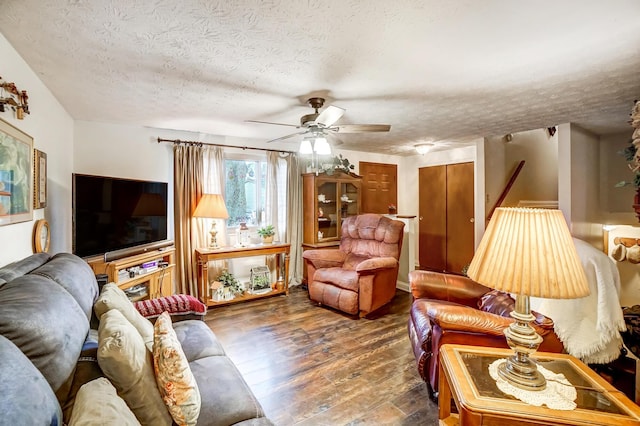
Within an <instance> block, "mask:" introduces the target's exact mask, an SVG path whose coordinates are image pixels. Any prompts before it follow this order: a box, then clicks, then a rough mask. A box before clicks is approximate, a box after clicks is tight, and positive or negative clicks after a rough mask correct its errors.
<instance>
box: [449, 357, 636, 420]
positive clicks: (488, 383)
mask: <svg viewBox="0 0 640 426" xmlns="http://www.w3.org/2000/svg"><path fill="white" fill-rule="evenodd" d="M459 356H460V359H461V361H462V362H463V364H464V366H465V368H466V369H467V371H468V373H469V376H470V378H471V381H472V383H473V385H474V386H475V388H476V390H477V392H478V395H479V396H481V397H487V398H500V399H513V400H516V398H514V397H512V396H511V395H506V394H504V393H502V391H500V390H499V389H498V387H497V385H496V383H495V381H494V380H493V379H492V378H491V376H490V375H489V365H490V364H491V363H492V362H494V361H496V360H498V359H501V358H504V357H501V356H497V355H490V354H483V353H473V352H459ZM534 358H535V360H536V361H537V362H538V364H539V365H541V366H543V367H544V368H546V369H547V370H550V371H552V372H554V373H562V374H563V375H564V376H565V378H566V379H567V380H568V381H569V382H570V383H571V384H572V385H573V386H574V387H575V388H576V393H577V394H578V397H577V399H576V401H575V402H576V404H577V408H579V409H585V410H594V411H599V412H605V413H613V414H621V415H627V413H626V412H625V411H624V410H622V409H621V408H620V407H619V406H618V405H617V404H616V403H615V402H614V400H613V399H612V398H611V397H610V396H609V394H607V393H606V392H604V390H603V389H601V388H599V387H594V384H593V382H592V381H590V380H589V379H588V377H586V376H585V374H584V373H583V372H582V371H580V370H579V369H578V368H577V367H576V366H575V365H574V364H573V363H572V362H571V361H570V360H568V359H545V358H542V357H540V358H538V357H534ZM596 386H597V385H596Z"/></svg>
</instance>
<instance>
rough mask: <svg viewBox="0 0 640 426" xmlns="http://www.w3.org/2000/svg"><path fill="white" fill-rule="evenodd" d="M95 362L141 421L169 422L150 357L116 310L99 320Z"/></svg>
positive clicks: (140, 339)
mask: <svg viewBox="0 0 640 426" xmlns="http://www.w3.org/2000/svg"><path fill="white" fill-rule="evenodd" d="M98 364H99V365H100V368H102V371H103V372H104V374H105V376H107V378H108V379H109V380H111V383H113V385H114V386H115V388H116V390H117V391H118V395H120V397H121V398H122V399H124V400H125V401H126V403H127V405H128V406H129V408H130V409H131V411H133V412H134V414H135V415H136V417H137V418H138V420H139V421H140V423H142V424H148V425H159V426H160V425H166V426H169V425H171V416H170V415H169V412H168V411H167V407H166V406H165V405H164V402H163V401H162V397H161V396H160V392H159V391H158V386H157V385H156V379H155V376H154V373H153V357H152V355H151V352H149V351H148V350H147V348H146V347H145V344H144V342H143V340H142V337H141V336H140V334H139V333H138V331H137V330H136V329H135V328H134V327H133V325H131V323H130V322H129V321H128V320H127V319H126V318H125V317H124V316H123V315H122V313H121V312H120V311H119V310H117V309H111V310H109V311H107V312H105V313H104V314H102V318H101V319H100V328H99V329H98Z"/></svg>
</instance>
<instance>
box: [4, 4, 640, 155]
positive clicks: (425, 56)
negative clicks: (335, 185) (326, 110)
mask: <svg viewBox="0 0 640 426" xmlns="http://www.w3.org/2000/svg"><path fill="white" fill-rule="evenodd" d="M0 32H2V34H3V35H4V37H6V38H7V40H8V41H9V42H10V43H11V44H12V46H13V47H14V48H15V49H16V50H17V51H18V53H19V54H20V55H21V56H22V57H23V58H24V59H25V60H26V62H27V63H28V64H29V65H30V66H31V68H32V69H33V70H34V71H35V72H36V73H37V74H38V75H39V76H40V78H41V79H42V81H43V82H44V83H45V85H47V87H49V89H50V90H51V91H52V92H53V93H54V95H55V96H56V97H57V98H58V100H59V101H60V102H61V103H62V105H63V106H64V107H65V108H66V109H67V111H68V112H69V113H70V114H71V116H72V117H73V118H74V119H78V120H89V121H100V122H109V123H122V124H134V125H144V126H152V127H159V128H170V129H179V130H192V131H196V132H202V133H208V134H215V135H227V136H237V137H251V138H259V139H260V140H264V141H265V146H266V141H267V140H269V139H272V138H276V137H279V136H283V135H286V134H289V133H293V132H294V131H295V130H296V129H294V128H288V127H283V126H270V125H264V124H255V123H246V122H245V120H262V121H271V122H278V123H287V124H298V122H299V118H300V116H302V115H304V114H309V113H311V112H313V110H312V109H311V108H309V107H308V106H306V99H307V98H309V97H310V96H311V95H318V94H320V95H322V96H324V97H326V98H327V104H332V105H336V106H340V107H342V108H345V109H346V110H347V112H346V114H345V115H344V116H343V117H342V119H341V121H340V122H339V123H345V124H351V123H355V124H360V123H376V124H378V123H383V124H390V125H391V131H390V132H389V133H381V134H346V135H341V139H342V142H343V145H342V146H341V147H340V148H343V149H352V150H360V151H370V152H381V153H389V154H400V155H403V154H408V153H413V150H412V147H413V145H414V144H415V143H418V142H421V141H445V140H448V141H451V140H454V141H469V140H471V139H472V138H474V137H479V136H499V135H504V134H507V133H513V132H517V131H522V130H530V129H537V128H544V127H550V126H553V125H556V124H559V123H565V122H574V123H577V124H580V125H582V126H584V127H586V128H588V129H590V130H592V131H595V132H597V133H600V134H603V133H611V132H618V131H625V130H630V127H629V126H628V124H627V122H626V121H627V119H628V115H629V112H630V110H631V106H632V102H633V100H634V99H638V98H640V78H639V76H640V1H637V0H608V1H606V2H604V1H600V0H575V1H572V0H564V1H559V0H541V1H529V2H525V1H513V0H493V1H492V0H486V1H477V0H456V1H436V0H402V1H389V0H366V1H365V0H289V1H286V0H263V1H257V0H254V1H249V0H245V1H241V0H233V1H230V0H200V1H196V0H184V1H175V0H145V1H135V2H132V1H130V0H102V1H100V0H3V1H2V10H1V12H0ZM0 71H1V65H0ZM0 75H1V74H0ZM7 77H9V76H7ZM13 80H16V78H13ZM36 114H46V111H33V115H32V117H34V116H35V115H36ZM27 119H30V118H27ZM298 140H299V139H298V138H292V139H289V141H290V142H291V145H292V147H293V146H294V143H295V142H296V141H298Z"/></svg>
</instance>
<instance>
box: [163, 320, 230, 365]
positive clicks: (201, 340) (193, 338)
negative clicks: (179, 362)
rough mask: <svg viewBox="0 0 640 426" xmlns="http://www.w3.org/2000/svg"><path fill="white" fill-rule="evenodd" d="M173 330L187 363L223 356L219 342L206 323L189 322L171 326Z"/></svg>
mask: <svg viewBox="0 0 640 426" xmlns="http://www.w3.org/2000/svg"><path fill="white" fill-rule="evenodd" d="M173 330H174V331H175V332H176V336H177V338H178V341H179V342H180V345H181V346H182V350H183V351H184V354H185V356H186V357H187V360H188V361H189V362H191V361H194V360H196V359H200V358H204V357H208V356H224V355H225V352H224V349H223V348H222V345H221V344H220V341H219V340H218V338H217V337H216V335H215V334H213V333H212V332H211V329H210V328H209V327H208V326H207V324H206V323H204V322H202V321H196V320H189V321H180V322H176V323H174V324H173Z"/></svg>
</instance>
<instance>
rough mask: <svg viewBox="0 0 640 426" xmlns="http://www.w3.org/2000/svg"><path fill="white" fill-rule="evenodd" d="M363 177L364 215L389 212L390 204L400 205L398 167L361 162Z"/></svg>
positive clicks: (362, 209)
mask: <svg viewBox="0 0 640 426" xmlns="http://www.w3.org/2000/svg"><path fill="white" fill-rule="evenodd" d="M358 166H359V170H358V171H359V172H360V175H361V176H362V208H361V210H360V211H361V212H362V213H382V214H386V213H388V212H389V210H388V207H389V204H393V205H395V206H397V205H398V166H397V165H396V164H385V163H369V162H366V161H360V163H359V165H358Z"/></svg>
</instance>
